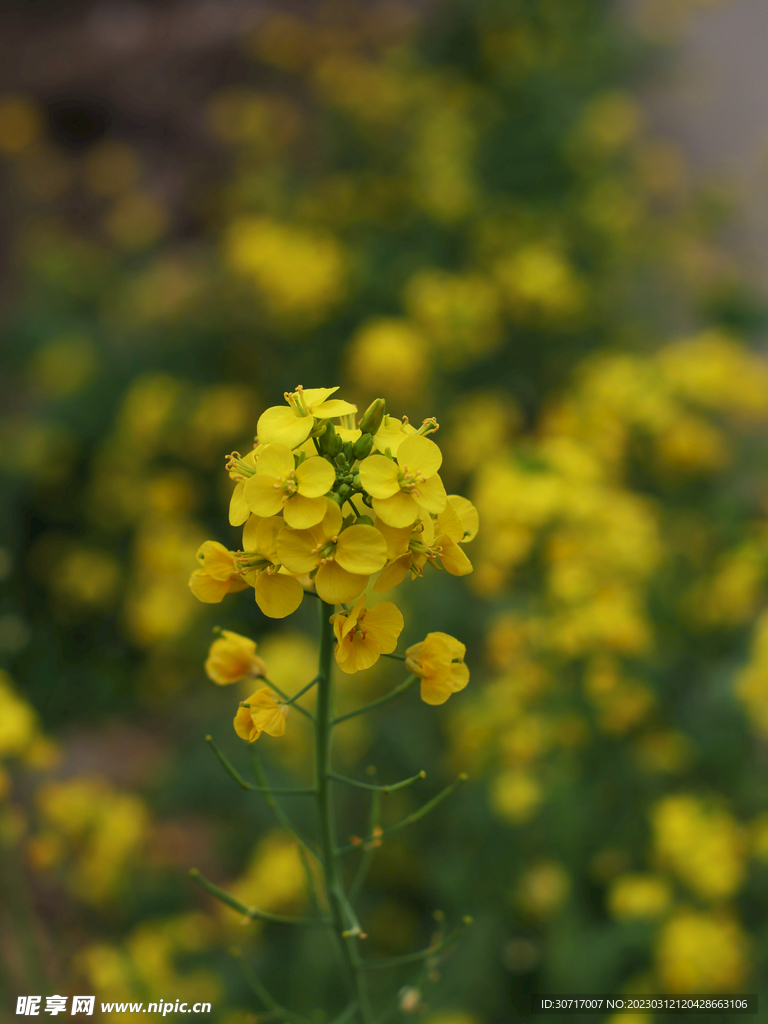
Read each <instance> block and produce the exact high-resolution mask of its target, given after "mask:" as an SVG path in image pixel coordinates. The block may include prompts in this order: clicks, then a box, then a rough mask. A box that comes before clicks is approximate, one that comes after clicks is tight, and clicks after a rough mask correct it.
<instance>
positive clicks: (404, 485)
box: [360, 435, 447, 527]
mask: <svg viewBox="0 0 768 1024" xmlns="http://www.w3.org/2000/svg"><path fill="white" fill-rule="evenodd" d="M442 461H443V456H442V454H441V452H440V449H439V448H438V446H437V445H436V444H435V442H434V441H430V440H429V439H428V438H426V437H422V436H419V435H414V436H412V437H407V438H405V440H404V441H403V442H402V443H401V444H400V446H399V447H398V450H397V462H395V460H394V459H388V458H387V457H386V456H385V455H370V456H368V458H367V459H364V460H363V461H362V462H361V463H360V482H361V483H362V485H363V487H364V488H365V490H366V491H367V492H368V493H369V494H370V495H371V497H372V498H373V508H374V511H375V512H376V515H377V516H379V518H381V519H383V520H384V522H385V523H388V524H389V525H390V526H394V527H403V526H410V525H411V524H412V523H414V522H415V521H416V519H417V518H418V517H419V515H420V512H421V510H424V511H426V512H435V513H439V512H442V511H443V509H444V508H445V505H446V501H447V495H446V493H445V488H444V487H443V482H442V480H441V479H440V477H439V475H438V472H437V471H438V470H439V469H440V465H441V463H442Z"/></svg>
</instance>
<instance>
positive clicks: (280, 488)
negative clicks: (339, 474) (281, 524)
mask: <svg viewBox="0 0 768 1024" xmlns="http://www.w3.org/2000/svg"><path fill="white" fill-rule="evenodd" d="M335 479H336V471H335V470H334V468H333V466H332V465H331V464H330V462H328V461H327V460H326V459H321V458H318V456H317V455H315V456H313V457H311V458H308V459H304V460H303V461H302V462H301V463H300V464H299V465H298V466H296V465H295V464H294V459H293V453H292V452H291V449H290V448H289V447H288V446H287V445H284V444H268V445H267V446H266V447H264V448H262V450H261V452H260V454H259V459H258V462H257V463H256V475H255V476H252V477H251V478H250V479H249V480H246V481H245V484H244V485H243V497H244V498H245V502H246V504H247V505H248V508H249V509H250V510H251V512H255V513H256V515H257V516H275V515H277V514H278V513H279V512H282V513H283V516H284V518H285V521H286V523H288V525H289V526H292V527H293V528H294V529H296V530H307V529H309V527H310V526H316V525H317V524H318V523H319V522H320V520H321V519H322V518H323V516H324V515H325V500H324V498H323V495H324V494H326V492H327V491H330V489H331V487H333V483H334V481H335Z"/></svg>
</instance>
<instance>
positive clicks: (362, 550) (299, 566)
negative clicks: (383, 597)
mask: <svg viewBox="0 0 768 1024" xmlns="http://www.w3.org/2000/svg"><path fill="white" fill-rule="evenodd" d="M277 554H278V558H279V560H280V561H281V562H282V563H283V565H284V566H285V567H286V568H287V569H289V570H290V571H291V572H295V573H297V574H299V575H303V574H304V573H309V572H313V571H314V570H317V573H316V575H315V589H316V590H317V593H318V594H319V595H320V597H321V598H322V600H323V601H325V602H326V604H342V603H346V602H347V601H354V600H355V599H356V598H358V597H359V596H360V595H361V594H362V592H363V591H364V590H365V588H366V585H367V583H368V577H369V576H370V575H371V573H374V572H378V571H379V569H383V568H384V565H385V564H386V561H387V545H386V542H385V540H384V538H383V537H382V535H381V534H380V533H379V531H378V530H377V529H375V528H374V527H373V526H367V525H364V524H361V525H359V526H348V527H347V529H346V530H342V516H341V509H340V508H339V506H338V505H337V504H336V502H335V501H332V500H331V499H330V498H327V499H326V513H325V518H324V519H323V521H322V522H321V523H318V525H317V526H314V527H313V528H312V529H311V530H292V529H290V527H287V526H286V527H284V528H283V529H282V530H281V531H280V534H279V536H278V538H277Z"/></svg>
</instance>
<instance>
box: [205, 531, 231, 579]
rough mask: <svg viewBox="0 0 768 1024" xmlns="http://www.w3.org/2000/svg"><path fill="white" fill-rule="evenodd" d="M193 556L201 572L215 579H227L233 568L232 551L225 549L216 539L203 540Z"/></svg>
mask: <svg viewBox="0 0 768 1024" xmlns="http://www.w3.org/2000/svg"><path fill="white" fill-rule="evenodd" d="M195 558H196V559H197V560H198V562H199V563H200V566H201V568H202V570H203V572H205V573H207V574H208V576H212V577H213V578H214V579H215V580H228V579H229V577H230V576H231V575H232V573H233V571H234V568H235V564H234V556H233V555H232V552H231V551H227V549H226V548H225V547H224V545H223V544H219V542H218V541H217V540H206V541H203V543H202V544H201V545H200V547H199V548H198V549H197V553H196V554H195Z"/></svg>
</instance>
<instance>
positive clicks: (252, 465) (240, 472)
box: [227, 444, 262, 526]
mask: <svg viewBox="0 0 768 1024" xmlns="http://www.w3.org/2000/svg"><path fill="white" fill-rule="evenodd" d="M261 447H262V446H261V445H260V444H257V445H256V446H255V448H253V449H252V450H251V451H250V452H248V453H247V454H246V455H244V456H242V457H241V456H240V453H239V452H232V454H231V455H228V456H227V472H228V473H229V475H230V477H231V479H232V480H234V481H235V489H234V491H233V492H232V497H231V499H230V502H229V522H230V525H232V526H242V525H243V523H245V522H246V521H247V520H248V516H249V515H250V514H251V510H250V509H249V508H248V502H247V501H246V500H245V495H244V491H245V483H246V481H247V480H249V479H250V478H251V477H252V476H253V475H254V473H255V472H256V458H257V456H258V453H259V449H260V448H261Z"/></svg>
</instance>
